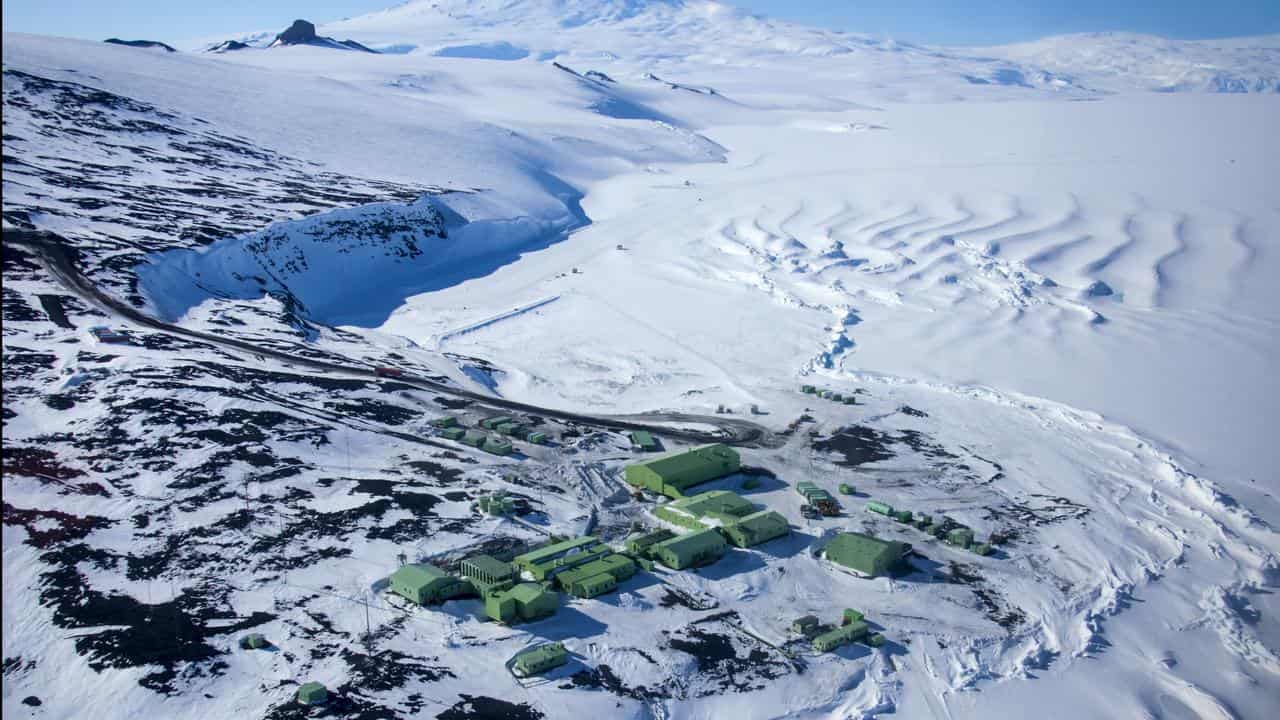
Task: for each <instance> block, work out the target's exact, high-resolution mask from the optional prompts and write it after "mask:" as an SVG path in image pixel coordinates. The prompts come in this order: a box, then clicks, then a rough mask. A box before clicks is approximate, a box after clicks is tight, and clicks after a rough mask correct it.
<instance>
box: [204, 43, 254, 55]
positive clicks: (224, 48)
mask: <svg viewBox="0 0 1280 720" xmlns="http://www.w3.org/2000/svg"><path fill="white" fill-rule="evenodd" d="M248 47H249V46H248V45H246V44H245V43H242V42H240V41H239V40H224V41H222V42H220V43H218V44H217V45H214V46H213V47H211V48H209V52H214V53H222V52H229V51H232V50H244V49H246V48H248Z"/></svg>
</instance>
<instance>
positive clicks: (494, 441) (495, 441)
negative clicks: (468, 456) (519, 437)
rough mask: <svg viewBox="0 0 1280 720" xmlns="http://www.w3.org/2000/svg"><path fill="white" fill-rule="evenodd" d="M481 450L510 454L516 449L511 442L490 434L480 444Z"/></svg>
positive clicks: (495, 453)
mask: <svg viewBox="0 0 1280 720" xmlns="http://www.w3.org/2000/svg"><path fill="white" fill-rule="evenodd" d="M480 449H481V450H484V451H485V452H487V453H492V454H494V455H510V454H511V452H512V451H513V450H514V449H515V448H513V447H512V446H511V443H509V442H507V441H506V440H503V439H502V438H500V437H496V436H490V437H486V438H485V439H484V444H483V445H481V446H480Z"/></svg>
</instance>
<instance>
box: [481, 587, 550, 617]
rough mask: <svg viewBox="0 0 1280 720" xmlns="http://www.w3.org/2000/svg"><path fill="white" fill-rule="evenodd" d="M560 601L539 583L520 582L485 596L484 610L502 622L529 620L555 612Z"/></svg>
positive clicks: (548, 615)
mask: <svg viewBox="0 0 1280 720" xmlns="http://www.w3.org/2000/svg"><path fill="white" fill-rule="evenodd" d="M559 606H560V601H559V599H558V598H556V595H555V593H552V592H548V591H547V589H546V588H544V587H542V586H541V585H539V584H538V583H531V582H526V583H520V584H519V585H516V586H514V587H510V588H507V589H506V590H498V591H496V592H492V593H490V594H488V595H486V596H485V598H484V612H485V614H486V615H488V616H489V617H490V618H492V619H494V620H497V621H498V622H500V623H506V624H511V623H517V622H529V621H532V620H541V619H542V618H545V617H550V616H552V615H554V614H555V612H556V608H558V607H559Z"/></svg>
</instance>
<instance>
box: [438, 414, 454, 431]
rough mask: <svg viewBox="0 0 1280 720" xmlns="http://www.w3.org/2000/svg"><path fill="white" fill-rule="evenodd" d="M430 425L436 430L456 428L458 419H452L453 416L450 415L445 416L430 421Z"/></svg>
mask: <svg viewBox="0 0 1280 720" xmlns="http://www.w3.org/2000/svg"><path fill="white" fill-rule="evenodd" d="M431 424H432V425H434V426H435V427H438V428H451V427H457V426H458V418H456V417H454V416H452V415H445V416H444V417H438V418H436V419H435V420H432V421H431Z"/></svg>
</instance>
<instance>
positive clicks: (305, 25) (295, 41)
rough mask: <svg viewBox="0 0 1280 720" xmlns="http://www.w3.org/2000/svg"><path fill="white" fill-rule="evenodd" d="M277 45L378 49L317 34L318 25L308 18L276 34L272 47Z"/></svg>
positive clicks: (364, 50)
mask: <svg viewBox="0 0 1280 720" xmlns="http://www.w3.org/2000/svg"><path fill="white" fill-rule="evenodd" d="M277 45H314V46H317V47H331V48H334V49H337V50H360V51H362V52H369V53H376V52H378V51H377V50H374V49H372V48H368V47H365V46H364V45H361V44H360V43H358V42H356V41H355V40H335V39H333V38H331V37H324V36H321V35H316V26H315V24H314V23H310V22H307V21H306V20H294V21H293V24H292V25H290V26H289V28H288V29H287V30H285V31H284V32H282V33H280V34H279V35H276V39H275V41H274V42H272V43H271V46H272V47H275V46H277Z"/></svg>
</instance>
